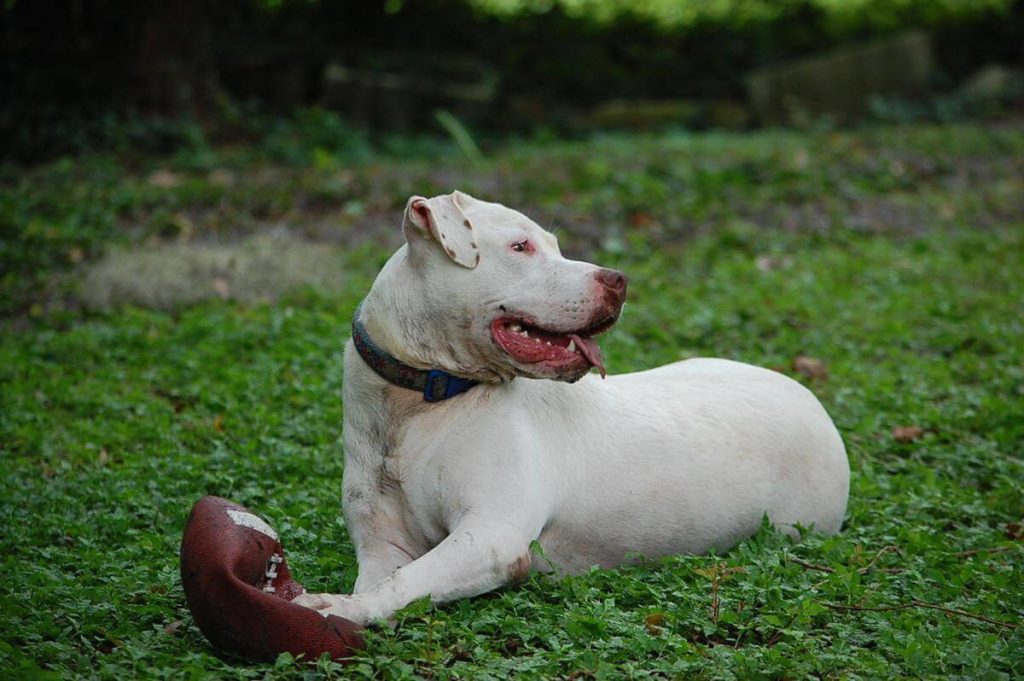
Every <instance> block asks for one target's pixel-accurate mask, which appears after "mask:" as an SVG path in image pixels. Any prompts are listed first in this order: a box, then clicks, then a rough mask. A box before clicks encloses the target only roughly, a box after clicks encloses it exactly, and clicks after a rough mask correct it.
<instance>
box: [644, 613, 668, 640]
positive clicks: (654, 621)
mask: <svg viewBox="0 0 1024 681" xmlns="http://www.w3.org/2000/svg"><path fill="white" fill-rule="evenodd" d="M664 624H665V613H663V612H652V613H651V614H650V615H648V616H647V617H645V618H644V626H645V627H647V633H649V634H651V635H654V636H656V635H658V634H660V633H661V628H662V626H663V625H664Z"/></svg>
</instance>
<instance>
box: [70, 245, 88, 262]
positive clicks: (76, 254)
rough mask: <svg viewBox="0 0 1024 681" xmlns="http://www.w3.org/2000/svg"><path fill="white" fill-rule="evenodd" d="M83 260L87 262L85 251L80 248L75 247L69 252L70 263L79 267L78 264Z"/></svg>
mask: <svg viewBox="0 0 1024 681" xmlns="http://www.w3.org/2000/svg"><path fill="white" fill-rule="evenodd" d="M83 260H85V251H83V250H82V249H81V248H79V247H78V246H75V247H73V248H71V250H69V251H68V261H69V262H71V263H73V264H75V265H77V264H78V263H80V262H82V261H83Z"/></svg>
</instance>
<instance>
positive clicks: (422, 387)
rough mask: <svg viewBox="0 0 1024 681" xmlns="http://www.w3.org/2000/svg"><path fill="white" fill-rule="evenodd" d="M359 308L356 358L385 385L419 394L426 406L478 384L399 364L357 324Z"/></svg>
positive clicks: (354, 331)
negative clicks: (385, 383)
mask: <svg viewBox="0 0 1024 681" xmlns="http://www.w3.org/2000/svg"><path fill="white" fill-rule="evenodd" d="M362 306H363V305H362V303H360V304H359V307H357V308H356V312H355V315H354V316H353V317H352V342H353V343H355V346H356V350H357V351H358V352H359V356H360V357H362V358H363V360H364V361H365V362H366V363H367V364H369V365H370V368H371V369H373V370H374V371H375V372H377V375H378V376H380V377H381V378H383V379H384V380H385V381H387V382H389V383H393V384H394V385H397V386H399V387H402V388H408V389H409V390H415V391H416V392H421V393H423V399H424V400H426V401H427V402H441V401H442V400H447V399H448V398H449V397H455V396H456V395H458V394H459V393H464V392H466V391H467V390H469V389H470V388H472V387H473V386H475V385H476V384H477V383H478V381H473V380H470V379H468V378H460V377H458V376H453V375H452V374H449V373H448V372H446V371H441V370H440V369H429V370H427V369H416V368H414V367H411V366H409V365H408V364H404V363H402V362H400V361H399V360H398V359H396V358H395V357H394V356H392V355H390V354H388V353H387V352H386V351H384V350H382V349H381V348H380V347H379V346H378V345H377V344H376V343H374V342H373V340H372V339H371V338H370V334H369V333H368V332H367V331H366V327H365V326H363V323H362V322H360V321H359V311H360V309H361V308H362Z"/></svg>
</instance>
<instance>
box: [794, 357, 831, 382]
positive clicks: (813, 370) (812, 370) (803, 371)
mask: <svg viewBox="0 0 1024 681" xmlns="http://www.w3.org/2000/svg"><path fill="white" fill-rule="evenodd" d="M793 371H795V372H797V373H798V374H800V375H801V376H803V377H805V378H810V379H814V380H816V381H824V380H825V379H826V378H828V367H827V366H826V365H825V363H824V362H822V361H821V360H820V359H818V358H817V357H808V356H807V355H797V356H796V357H794V358H793Z"/></svg>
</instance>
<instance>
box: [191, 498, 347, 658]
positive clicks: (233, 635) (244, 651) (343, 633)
mask: <svg viewBox="0 0 1024 681" xmlns="http://www.w3.org/2000/svg"><path fill="white" fill-rule="evenodd" d="M181 583H182V586H183V587H184V589H185V600H186V601H187V602H188V607H189V610H191V611H192V616H193V617H194V618H195V620H196V624H198V625H199V630H200V631H202V632H203V635H204V636H206V638H207V639H209V641H210V642H211V643H212V644H213V645H215V646H217V647H218V648H221V649H223V650H225V651H229V652H232V653H236V654H238V655H242V656H244V657H247V658H250V659H254V660H273V659H274V658H275V657H276V656H277V655H279V654H280V653H283V652H289V653H292V654H293V655H299V654H302V655H304V656H305V659H307V660H315V659H317V658H318V657H320V655H321V654H323V653H325V652H327V653H330V655H331V657H332V658H335V659H342V658H346V657H348V656H349V655H350V654H351V652H352V650H353V649H355V648H362V647H363V639H362V636H361V635H360V633H359V631H360V629H361V627H359V626H358V625H357V624H355V623H354V622H352V621H350V620H347V619H343V618H341V617H337V616H335V615H328V616H327V617H324V616H323V615H321V614H320V613H318V612H317V611H315V610H311V609H310V608H306V607H303V606H301V605H297V604H295V603H292V602H291V600H292V599H294V598H295V597H296V596H298V595H299V594H301V593H304V592H305V589H303V588H302V585H301V584H299V583H298V582H296V581H295V580H294V579H292V575H291V571H290V570H289V569H288V563H287V561H286V560H285V556H284V548H283V547H282V546H281V542H280V541H279V540H278V537H277V533H276V532H275V531H274V530H273V528H271V527H270V526H269V525H268V524H267V523H266V522H265V521H264V520H263V519H262V518H260V517H259V516H257V515H256V514H255V513H253V512H252V511H250V510H248V509H247V508H245V507H244V506H239V505H238V504H235V503H232V502H230V501H228V500H227V499H221V498H220V497H213V496H208V497H203V498H202V499H200V500H199V501H198V502H196V505H195V506H193V507H192V513H191V514H189V517H188V522H187V523H186V524H185V531H184V534H183V536H182V539H181Z"/></svg>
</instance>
